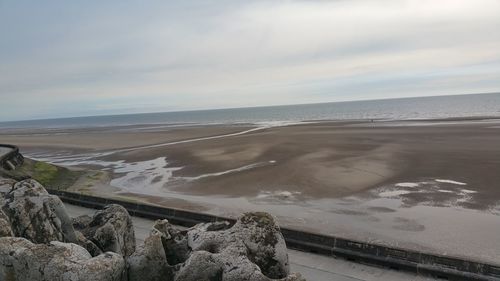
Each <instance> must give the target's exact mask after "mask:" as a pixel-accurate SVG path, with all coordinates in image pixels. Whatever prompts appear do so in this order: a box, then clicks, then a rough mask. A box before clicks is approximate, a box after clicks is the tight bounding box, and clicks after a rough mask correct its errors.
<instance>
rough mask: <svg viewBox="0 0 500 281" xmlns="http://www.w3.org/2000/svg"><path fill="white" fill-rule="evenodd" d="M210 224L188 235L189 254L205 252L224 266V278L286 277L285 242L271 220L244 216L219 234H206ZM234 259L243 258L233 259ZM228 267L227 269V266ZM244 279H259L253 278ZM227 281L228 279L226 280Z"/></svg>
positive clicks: (287, 269)
mask: <svg viewBox="0 0 500 281" xmlns="http://www.w3.org/2000/svg"><path fill="white" fill-rule="evenodd" d="M211 225H212V224H202V225H199V226H197V227H195V228H193V229H192V230H190V231H189V232H188V245H189V247H190V248H191V249H192V250H193V251H207V252H210V253H212V254H213V255H215V256H217V258H218V259H219V260H220V261H221V263H222V264H224V266H225V267H226V268H225V271H224V273H225V275H226V276H227V275H228V274H229V275H233V272H238V273H237V274H236V275H235V277H237V276H242V275H241V274H244V272H245V274H246V275H244V276H247V275H248V278H250V277H251V276H253V275H254V271H255V270H256V267H257V268H258V269H259V271H260V272H262V274H263V275H265V276H267V277H269V278H272V279H279V278H285V277H286V276H287V275H288V274H289V270H290V269H289V264H288V254H287V250H286V244H285V240H284V238H283V236H282V234H281V232H280V229H279V226H278V225H277V223H276V222H275V220H274V218H273V217H272V216H271V215H269V214H267V213H247V214H245V215H243V216H242V217H241V218H240V219H238V221H237V222H236V224H235V225H234V226H233V227H231V228H228V229H226V230H222V231H210V229H211ZM236 257H243V258H240V259H237V258H236ZM228 264H230V266H228ZM251 278H254V279H248V280H260V279H255V277H251ZM228 280H229V279H228Z"/></svg>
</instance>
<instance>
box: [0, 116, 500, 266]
mask: <svg viewBox="0 0 500 281" xmlns="http://www.w3.org/2000/svg"><path fill="white" fill-rule="evenodd" d="M0 140H1V142H2V143H12V144H16V145H18V146H20V148H21V151H22V152H23V153H24V154H25V155H26V156H27V157H30V158H34V159H37V160H43V161H49V162H52V163H55V164H58V165H63V166H71V167H79V168H82V167H83V168H87V169H92V170H97V171H99V175H100V176H99V177H94V178H93V179H92V180H93V181H90V180H89V179H80V180H79V181H78V182H77V184H75V186H74V187H72V189H73V190H75V191H78V190H83V189H85V192H91V193H95V194H100V195H104V196H119V197H124V198H125V197H126V198H129V199H131V200H141V201H148V202H152V203H155V204H163V205H168V206H174V207H179V208H185V209H194V210H198V211H203V212H210V213H216V214H222V215H229V216H232V215H236V214H237V213H239V212H242V211H245V210H262V209H265V210H266V211H270V212H271V213H273V214H274V215H276V216H278V218H279V220H280V223H282V224H283V225H287V226H292V227H298V228H302V229H307V230H311V231H317V232H322V233H326V234H334V235H340V236H346V237H349V238H355V239H362V240H370V241H374V242H378V243H385V244H390V245H397V246H404V247H410V248H414V249H420V250H426V251H432V252H438V253H441V254H449V255H454V256H464V257H467V258H472V259H477V260H482V261H487V262H496V261H498V258H499V254H498V253H500V245H498V243H496V244H495V243H492V240H493V241H495V239H496V238H495V237H497V236H498V234H499V233H500V224H498V223H495V221H496V222H498V219H500V188H499V182H500V172H499V171H500V149H499V144H500V121H499V120H496V119H486V120H481V119H480V118H479V119H456V120H455V119H453V120H422V121H397V122H396V121H392V122H383V121H375V122H365V121H343V122H312V123H304V124H297V125H290V126H275V127H273V126H260V127H256V126H254V125H211V126H181V127H168V126H156V125H144V126H128V127H110V128H92V129H67V130H64V129H57V130H48V129H36V130H33V129H17V130H3V131H2V132H0ZM89 181H90V182H91V184H89ZM492 244H493V245H492Z"/></svg>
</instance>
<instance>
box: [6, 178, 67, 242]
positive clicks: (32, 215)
mask: <svg viewBox="0 0 500 281" xmlns="http://www.w3.org/2000/svg"><path fill="white" fill-rule="evenodd" d="M0 192H1V193H2V197H3V200H2V202H1V203H2V206H1V209H2V211H3V213H4V214H5V216H6V217H7V218H8V221H9V223H10V225H11V229H12V232H13V234H14V235H15V236H17V237H24V238H26V239H28V240H30V241H32V242H34V243H49V242H51V241H61V242H76V236H75V231H74V229H73V226H72V222H71V219H70V217H69V216H68V214H67V212H66V209H65V207H64V204H63V203H62V201H61V200H60V199H59V198H58V197H57V196H54V195H50V194H49V193H48V192H47V191H46V190H45V188H44V187H43V186H42V185H41V184H39V183H38V182H37V181H35V180H24V181H20V182H17V183H15V184H14V185H13V186H12V187H11V188H10V189H6V188H2V190H1V191H0Z"/></svg>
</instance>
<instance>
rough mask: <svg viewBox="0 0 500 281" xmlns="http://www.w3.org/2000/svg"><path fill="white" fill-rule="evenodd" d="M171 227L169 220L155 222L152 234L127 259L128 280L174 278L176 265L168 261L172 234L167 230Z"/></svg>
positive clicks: (152, 280) (141, 280) (153, 280)
mask: <svg viewBox="0 0 500 281" xmlns="http://www.w3.org/2000/svg"><path fill="white" fill-rule="evenodd" d="M169 227H170V224H169V223H168V221H167V220H158V221H156V222H155V224H154V226H153V229H152V231H151V234H150V235H149V237H147V238H146V240H144V244H143V245H141V246H140V247H138V249H137V251H136V252H135V253H134V254H133V255H131V256H130V257H129V258H128V259H127V264H128V281H144V280H148V281H163V280H173V278H174V267H173V266H171V265H170V264H169V263H168V259H167V255H166V252H168V251H167V250H166V249H165V246H166V244H164V243H165V242H166V241H169V240H172V236H171V235H170V234H169V233H168V231H166V229H167V228H169Z"/></svg>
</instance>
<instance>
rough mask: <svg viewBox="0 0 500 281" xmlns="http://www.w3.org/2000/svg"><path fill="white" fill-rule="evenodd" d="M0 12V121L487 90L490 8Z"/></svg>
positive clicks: (135, 7)
mask: <svg viewBox="0 0 500 281" xmlns="http://www.w3.org/2000/svg"><path fill="white" fill-rule="evenodd" d="M2 5H3V7H2V8H4V9H0V32H1V33H2V34H3V35H4V36H3V37H4V38H5V39H6V40H5V42H7V43H6V44H4V45H0V59H1V60H2V64H1V65H0V98H2V99H3V100H4V101H9V103H12V104H15V105H18V106H21V105H22V106H23V107H24V108H27V110H26V112H24V113H22V114H21V113H19V112H18V111H16V110H12V111H9V110H10V109H6V110H4V111H3V112H0V120H8V119H24V118H26V117H27V115H28V114H31V115H30V116H33V117H54V116H57V117H59V116H68V115H84V114H103V113H105V112H107V111H109V112H112V113H118V112H131V111H134V112H144V111H158V110H175V109H190V108H210V107H227V106H254V105H266V104H290V103H303V102H319V101H335V100H345V99H366V98H381V97H400V96H404V95H433V94H439V93H443V94H457V93H468V92H484V91H498V90H500V82H499V79H498V76H499V73H500V53H499V52H498V46H499V45H500V32H499V31H498V30H500V17H498V11H500V1H493V0H479V1H444V0H442V1H417V0H412V1H395V0H386V1H367V0H358V1H241V2H238V1H229V2H213V3H209V4H204V5H202V4H201V3H198V2H193V1H186V2H183V3H181V4H179V3H169V2H164V1H158V2H156V1H151V2H147V3H145V4H141V5H139V4H136V3H126V2H122V1H116V2H114V3H104V4H103V3H101V2H99V1H95V2H92V1H89V2H86V3H85V5H82V4H79V5H80V6H77V5H78V4H75V3H70V2H60V1H54V2H51V3H50V4H45V3H44V4H43V5H41V4H38V5H40V6H38V5H37V4H36V3H30V5H22V4H17V5H16V4H15V3H14V4H10V3H9V4H7V3H5V2H4V3H3V4H0V6H2ZM18 5H20V6H18ZM55 8H57V9H55ZM2 11H3V12H2ZM2 26H3V28H2ZM7 27H8V28H7ZM415 81H419V83H420V84H416V83H415ZM366 85H371V87H367V86H366ZM402 91H404V92H402ZM139 101H140V102H139ZM98 105H99V106H98ZM28 109H29V110H28Z"/></svg>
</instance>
